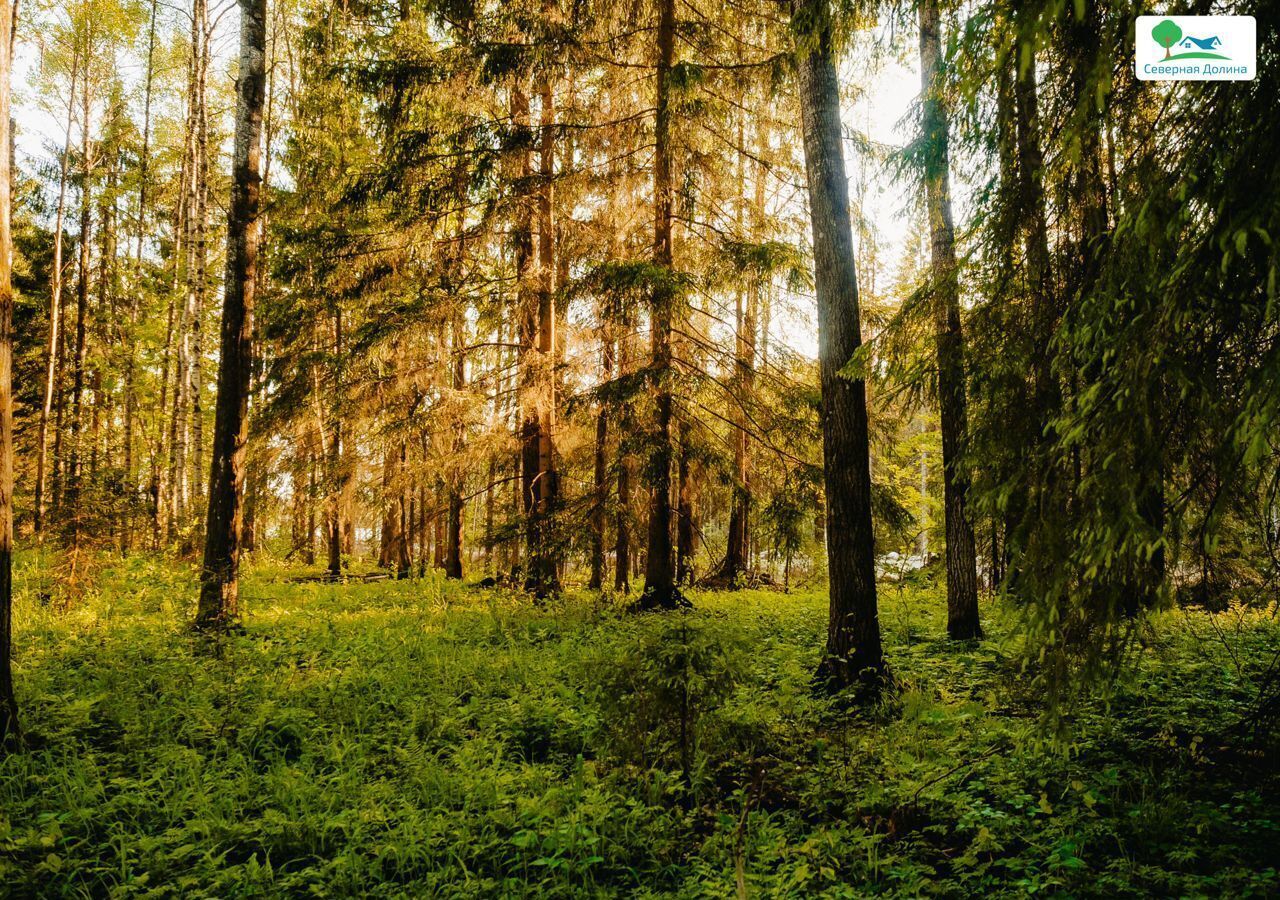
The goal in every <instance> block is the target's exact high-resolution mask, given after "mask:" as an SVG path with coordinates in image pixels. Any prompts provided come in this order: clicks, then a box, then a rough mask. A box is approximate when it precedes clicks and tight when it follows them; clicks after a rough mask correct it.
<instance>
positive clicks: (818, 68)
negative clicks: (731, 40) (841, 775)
mask: <svg viewBox="0 0 1280 900" xmlns="http://www.w3.org/2000/svg"><path fill="white" fill-rule="evenodd" d="M793 9H794V18H795V19H797V20H799V21H802V22H804V23H807V24H808V25H810V26H811V29H812V30H811V32H810V33H808V34H804V35H801V36H800V40H801V46H800V51H799V60H798V62H799V73H800V110H801V118H802V123H803V131H804V157H805V169H806V173H807V176H808V183H809V214H810V220H811V224H812V227H813V253H814V274H815V282H816V286H817V295H818V365H819V371H820V382H821V388H822V438H823V440H822V445H823V447H822V449H823V473H824V476H825V482H826V497H827V566H828V571H829V577H830V593H831V605H830V617H829V623H828V629H827V651H826V658H825V660H824V661H823V663H822V666H821V668H820V669H819V673H818V674H819V678H820V679H821V680H823V681H826V682H828V683H830V684H832V685H835V686H844V685H849V684H852V683H854V682H858V681H862V682H864V683H867V684H871V685H874V684H878V683H879V682H880V680H881V677H882V676H883V674H884V670H885V666H884V657H883V652H882V650H881V644H880V620H879V614H878V611H877V607H876V581H875V546H874V540H875V538H874V533H873V531H872V527H871V465H870V447H869V443H868V435H867V401H866V385H865V383H864V382H863V381H862V380H861V379H857V380H855V379H851V378H846V377H845V376H843V375H841V374H840V370H841V369H842V368H843V367H844V366H845V365H846V364H847V363H848V362H849V360H850V359H851V358H852V357H853V355H854V353H855V352H856V351H857V349H858V347H859V346H860V345H861V343H862V336H861V331H860V329H861V325H860V315H859V310H858V279H857V272H856V268H855V265H854V254H853V231H852V228H851V224H850V218H849V190H848V181H847V179H846V177H845V166H844V149H843V146H842V144H841V137H840V88H839V82H838V81H837V77H836V56H835V47H834V36H833V34H832V28H831V22H830V10H829V8H828V0H798V2H797V3H796V5H795V7H794V8H793Z"/></svg>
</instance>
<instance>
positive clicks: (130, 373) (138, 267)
mask: <svg viewBox="0 0 1280 900" xmlns="http://www.w3.org/2000/svg"><path fill="white" fill-rule="evenodd" d="M159 6H160V4H159V0H151V25H150V29H149V30H148V33H147V74H146V77H145V81H144V88H143V102H142V153H141V155H140V157H139V160H138V221H137V234H136V235H135V239H136V244H135V250H134V257H133V286H132V287H133V290H132V291H130V293H129V300H128V303H129V309H128V313H127V319H126V328H127V333H126V336H125V341H124V344H125V346H124V348H123V352H124V354H125V369H124V404H125V405H124V483H125V496H126V498H127V501H126V506H125V510H124V516H123V519H122V522H121V529H120V552H121V553H123V554H128V552H129V551H130V549H131V548H132V544H133V513H134V501H135V499H136V497H137V488H138V484H137V481H138V479H137V475H136V473H135V472H134V456H133V443H134V438H133V432H134V417H135V412H136V410H137V407H138V401H137V398H136V396H135V391H134V376H135V372H136V370H137V353H136V350H135V347H134V343H135V331H136V327H137V323H138V309H139V307H140V305H141V295H142V245H143V241H144V240H145V235H146V226H147V200H148V196H147V179H148V177H149V175H150V166H151V89H152V84H153V81H154V77H155V52H156V16H157V14H158V12H159Z"/></svg>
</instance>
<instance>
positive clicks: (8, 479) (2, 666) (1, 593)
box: [0, 0, 22, 746]
mask: <svg viewBox="0 0 1280 900" xmlns="http://www.w3.org/2000/svg"><path fill="white" fill-rule="evenodd" d="M12 27H13V6H12V4H11V3H10V0H3V2H0V147H2V148H4V150H3V152H0V746H3V745H7V744H9V743H11V742H12V743H16V742H18V741H19V740H20V739H21V734H22V731H21V729H20V727H19V725H18V700H17V698H16V697H15V695H14V690H13V661H12V655H13V271H12V267H11V266H12V264H11V254H12V249H13V247H12V243H13V242H12V238H11V235H10V233H9V214H10V200H11V197H12V193H11V186H10V178H11V175H12V170H11V165H12V164H11V161H10V154H9V141H10V135H9V77H10V73H11V70H12V59H13V41H12V32H11V31H10V29H11V28H12Z"/></svg>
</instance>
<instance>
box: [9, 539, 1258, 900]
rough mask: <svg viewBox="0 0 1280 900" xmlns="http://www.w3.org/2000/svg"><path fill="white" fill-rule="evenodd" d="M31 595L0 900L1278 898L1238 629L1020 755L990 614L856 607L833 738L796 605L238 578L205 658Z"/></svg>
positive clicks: (1195, 643)
mask: <svg viewBox="0 0 1280 900" xmlns="http://www.w3.org/2000/svg"><path fill="white" fill-rule="evenodd" d="M48 564H49V560H47V559H40V558H37V557H35V556H33V555H27V556H23V557H20V559H19V570H18V572H17V584H18V587H19V591H20V593H19V596H18V597H17V600H16V613H15V615H16V647H15V655H16V660H17V673H16V674H17V678H18V681H19V696H20V700H21V701H22V704H23V707H24V710H23V711H24V714H25V721H24V726H25V728H26V730H27V732H28V733H29V734H30V736H31V739H32V743H33V748H32V749H31V750H30V751H28V752H26V753H22V754H18V755H11V756H9V757H7V758H4V759H2V760H0V894H6V895H7V896H15V897H26V896H40V897H46V896H47V897H57V896H68V897H69V896H77V897H90V896H92V897H107V896H112V897H117V896H156V897H184V898H187V897H201V896H208V897H241V896H375V897H376V896H449V897H453V896H467V897H497V896H595V895H601V896H618V897H636V896H680V897H741V896H749V897H780V896H792V897H809V896H829V897H860V896H867V895H888V896H903V897H914V896H919V895H923V894H940V895H944V896H965V895H974V896H1001V895H1006V896H1020V895H1025V894H1029V893H1033V892H1046V893H1049V894H1051V895H1062V894H1069V895H1074V896H1099V897H1103V896H1105V897H1119V896H1142V895H1151V894H1156V895H1182V896H1215V895H1225V896H1234V897H1240V896H1263V895H1270V896H1275V895H1276V893H1277V892H1278V891H1280V874H1278V873H1277V865H1278V864H1280V856H1277V854H1276V847H1277V846H1280V802H1278V801H1280V776H1278V775H1277V773H1276V767H1275V766H1274V758H1271V759H1269V758H1268V757H1267V756H1266V755H1265V754H1263V753H1260V752H1257V751H1254V750H1251V749H1250V748H1251V747H1252V745H1251V744H1250V743H1249V740H1248V738H1247V736H1246V735H1245V734H1244V732H1243V731H1242V730H1241V723H1242V722H1245V723H1247V722H1248V721H1249V717H1250V715H1251V710H1252V708H1253V705H1254V704H1255V703H1256V679H1257V677H1258V676H1259V674H1260V672H1261V671H1262V670H1264V669H1265V668H1266V667H1267V666H1268V665H1269V664H1270V663H1271V662H1272V660H1273V658H1274V656H1275V654H1276V653H1277V650H1278V649H1280V629H1278V627H1277V624H1276V619H1275V617H1274V611H1272V612H1249V611H1244V610H1239V609H1235V610H1228V611H1226V612H1222V613H1217V614H1210V613H1207V612H1204V611H1202V610H1195V611H1173V612H1170V613H1166V614H1164V615H1163V616H1162V617H1161V618H1160V619H1159V620H1158V621H1157V622H1156V627H1155V628H1154V629H1153V630H1152V631H1151V633H1150V634H1149V635H1148V637H1147V639H1146V641H1145V648H1144V649H1143V651H1142V653H1141V654H1140V659H1139V662H1138V664H1137V665H1136V666H1135V667H1134V668H1133V669H1132V671H1131V672H1130V674H1129V675H1128V676H1127V677H1126V678H1125V679H1124V680H1123V681H1122V683H1121V684H1120V685H1119V686H1118V687H1117V689H1116V691H1115V693H1114V696H1113V698H1112V701H1111V702H1110V704H1109V705H1103V704H1101V703H1091V704H1087V705H1082V706H1080V707H1079V708H1078V709H1077V710H1076V711H1075V712H1074V713H1073V715H1072V721H1071V724H1072V726H1073V735H1074V736H1073V739H1072V743H1071V745H1070V748H1069V750H1068V751H1067V752H1062V751H1058V752H1052V753H1051V752H1046V751H1043V750H1039V749H1037V743H1036V741H1035V735H1036V734H1037V731H1036V722H1037V714H1038V709H1039V706H1038V704H1037V698H1036V697H1034V696H1029V695H1028V694H1029V690H1028V688H1027V687H1026V684H1027V681H1028V679H1027V678H1025V677H1024V676H1023V675H1021V674H1020V672H1019V670H1018V667H1017V665H1016V663H1015V662H1014V658H1015V657H1014V651H1013V648H1012V641H1011V639H1010V638H1009V637H1008V635H1009V634H1010V633H1011V626H1012V624H1013V619H1012V616H1013V613H1012V612H1011V611H1007V610H1002V609H1001V608H999V607H998V606H997V605H996V604H994V603H985V604H984V609H983V612H984V615H985V616H986V619H987V624H988V632H989V635H990V636H989V637H988V639H987V640H984V641H982V642H979V643H976V644H955V643H951V642H948V641H947V640H945V639H944V638H943V637H942V634H943V628H942V608H943V605H944V604H943V599H942V596H941V593H940V592H939V591H938V590H937V589H936V588H935V587H932V586H930V585H929V584H927V583H923V584H915V585H906V586H902V587H898V586H885V587H884V589H883V592H882V622H883V627H884V630H885V638H886V647H887V652H888V656H889V658H890V660H891V661H892V665H893V667H894V671H895V675H896V677H897V680H898V683H899V685H900V689H899V691H898V692H897V694H896V695H895V696H893V697H892V698H891V699H889V700H888V701H886V702H885V703H884V704H883V705H881V706H879V707H877V708H875V709H872V710H862V711H858V710H850V709H849V708H848V707H847V705H842V704H841V703H840V702H839V700H838V699H837V700H832V699H829V698H823V697H820V696H816V695H815V694H814V693H813V692H812V690H811V687H810V673H811V672H812V670H813V668H814V666H815V664H816V662H817V659H818V654H819V651H820V647H821V644H822V639H823V635H824V634H825V628H826V600H825V596H824V593H823V592H822V591H821V590H810V591H808V592H797V593H794V594H790V595H787V594H782V593H777V592H772V591H748V592H741V593H734V594H729V593H724V594H714V595H711V594H705V593H701V594H698V593H695V594H694V600H695V603H696V610H695V611H693V612H691V613H687V614H668V615H643V616H636V615H630V614H627V613H624V612H621V611H620V610H619V608H618V607H617V606H616V605H614V604H611V603H609V602H608V601H605V600H601V599H600V598H597V597H593V596H588V595H586V594H582V595H580V596H579V595H575V596H570V597H569V598H567V599H566V600H564V601H563V602H561V603H558V604H555V605H546V606H542V607H539V606H535V605H533V604H532V603H531V602H530V601H528V600H526V599H524V598H520V597H516V596H512V595H507V594H503V593H501V592H496V591H482V590H478V589H474V588H463V587H460V586H458V585H445V584H442V583H441V582H440V581H439V580H435V579H431V578H428V579H426V580H420V581H409V582H379V583H360V584H351V585H328V584H322V583H299V582H298V581H297V580H296V579H295V576H296V575H298V574H299V573H298V572H297V571H296V570H294V571H288V570H284V569H278V568H269V567H267V566H265V565H263V566H259V567H257V568H256V569H255V570H254V571H253V572H252V573H251V575H250V576H249V577H248V579H247V583H246V584H245V587H244V591H243V595H244V603H245V606H246V612H247V615H246V618H245V627H244V630H243V631H242V632H241V633H238V634H235V635H233V636H230V637H228V638H224V639H218V640H213V639H209V638H201V637H197V636H195V635H193V634H192V633H191V631H190V630H189V628H188V627H187V623H188V622H189V621H190V619H191V614H192V606H193V598H194V595H195V591H194V580H193V574H192V571H191V570H190V569H188V568H179V567H175V566H172V565H170V564H167V563H160V562H157V561H154V560H150V559H147V558H142V557H138V558H132V559H129V560H128V561H125V562H115V563H111V564H103V565H100V566H99V567H98V568H96V569H95V570H93V572H92V574H91V575H89V576H87V577H86V576H81V577H82V581H81V583H80V585H79V587H78V589H77V591H76V596H74V597H71V596H70V595H64V594H61V593H59V592H58V591H53V590H50V589H49V584H48V581H47V576H46V575H44V574H43V573H44V571H45V569H44V567H45V566H47V565H48ZM42 585H43V586H42Z"/></svg>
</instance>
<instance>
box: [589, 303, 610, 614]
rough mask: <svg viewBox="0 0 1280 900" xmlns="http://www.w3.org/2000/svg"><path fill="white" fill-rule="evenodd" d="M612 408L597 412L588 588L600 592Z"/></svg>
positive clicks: (605, 370) (603, 338)
mask: <svg viewBox="0 0 1280 900" xmlns="http://www.w3.org/2000/svg"><path fill="white" fill-rule="evenodd" d="M603 316H604V314H603V313H601V319H602V321H601V325H600V377H601V380H602V381H608V380H609V379H611V378H612V377H613V339H612V335H611V333H610V330H609V328H608V325H607V324H605V322H604V321H603ZM608 450H609V410H608V408H607V407H606V406H605V404H604V403H601V404H600V408H599V410H597V411H596V447H595V471H594V475H595V480H594V482H593V484H592V487H593V488H594V491H593V494H594V496H593V497H592V506H591V580H590V581H589V582H588V583H587V587H588V588H590V589H591V590H593V591H598V590H600V588H601V587H602V586H603V585H604V577H605V559H604V547H605V525H606V515H605V512H606V506H607V505H608V502H609V483H608V477H609V459H608Z"/></svg>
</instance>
